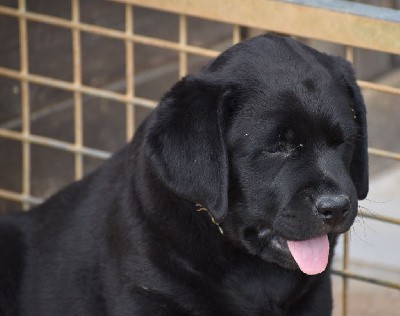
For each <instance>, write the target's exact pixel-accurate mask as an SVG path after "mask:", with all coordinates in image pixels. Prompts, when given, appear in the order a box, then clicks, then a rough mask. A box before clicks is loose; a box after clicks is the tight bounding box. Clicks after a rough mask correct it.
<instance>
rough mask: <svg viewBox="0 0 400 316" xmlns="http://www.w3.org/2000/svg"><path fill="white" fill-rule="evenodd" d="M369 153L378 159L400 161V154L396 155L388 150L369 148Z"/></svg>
mask: <svg viewBox="0 0 400 316" xmlns="http://www.w3.org/2000/svg"><path fill="white" fill-rule="evenodd" d="M368 153H369V154H371V155H373V156H377V157H383V158H389V159H394V160H400V154H399V153H395V152H392V151H388V150H383V149H377V148H371V147H370V148H368Z"/></svg>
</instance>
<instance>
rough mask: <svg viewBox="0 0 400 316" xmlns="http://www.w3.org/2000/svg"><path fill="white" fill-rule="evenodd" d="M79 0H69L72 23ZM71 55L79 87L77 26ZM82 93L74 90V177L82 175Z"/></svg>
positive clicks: (75, 23)
mask: <svg viewBox="0 0 400 316" xmlns="http://www.w3.org/2000/svg"><path fill="white" fill-rule="evenodd" d="M79 6H80V4H79V0H72V1H71V10H72V12H71V17H72V23H73V24H74V25H78V24H79V20H80V12H79ZM71 31H72V57H73V77H74V78H73V80H74V81H73V83H74V86H76V87H80V86H81V84H82V70H81V62H82V61H81V59H82V58H81V34H80V31H79V30H78V29H77V28H72V30H71ZM82 115H83V114H82V94H81V92H79V91H78V90H75V91H74V141H75V147H76V148H77V151H76V152H75V179H80V178H82V175H83V156H82V154H81V153H80V152H79V150H80V149H81V148H82V147H83V117H82Z"/></svg>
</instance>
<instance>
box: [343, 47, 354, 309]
mask: <svg viewBox="0 0 400 316" xmlns="http://www.w3.org/2000/svg"><path fill="white" fill-rule="evenodd" d="M346 59H347V60H348V61H350V62H351V63H352V62H353V61H354V50H353V48H352V47H350V46H346ZM349 235H350V232H346V233H345V234H344V235H343V261H342V269H343V271H347V269H348V266H349V239H350V238H349ZM348 288H349V281H348V278H347V276H345V275H343V276H342V315H343V316H347V314H348V313H347V311H348V295H349V291H348Z"/></svg>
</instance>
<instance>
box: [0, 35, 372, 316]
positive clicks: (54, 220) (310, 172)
mask: <svg viewBox="0 0 400 316" xmlns="http://www.w3.org/2000/svg"><path fill="white" fill-rule="evenodd" d="M365 112H366V111H365V106H364V103H363V98H362V95H361V93H360V90H359V88H358V87H357V84H356V82H355V78H354V74H353V71H352V68H351V66H350V64H349V63H348V62H346V61H345V60H343V59H342V58H339V57H332V56H328V55H326V54H323V53H320V52H317V51H316V50H314V49H312V48H309V47H307V46H305V45H302V44H300V43H298V42H296V41H295V40H293V39H290V38H284V37H279V36H275V35H265V36H259V37H256V38H253V39H250V40H246V41H244V42H242V43H239V44H237V45H235V46H233V47H232V48H230V49H228V50H227V51H225V52H224V53H222V54H221V55H220V56H219V57H218V58H216V59H215V60H213V61H212V62H211V63H209V64H208V65H207V66H205V67H204V68H203V69H202V70H201V71H200V72H199V73H197V74H194V75H189V76H186V77H185V78H183V79H182V80H181V81H179V82H178V83H176V84H175V85H174V86H173V87H172V89H171V90H170V91H169V92H168V93H166V95H165V96H164V97H163V99H162V100H161V102H160V104H159V106H158V107H157V108H156V109H155V110H154V111H153V112H152V113H151V114H150V116H149V117H148V118H147V119H146V120H145V122H144V123H143V124H142V125H141V126H140V127H139V129H138V131H137V133H136V136H135V137H134V138H133V140H132V141H131V142H130V143H129V144H128V145H127V146H125V147H124V148H122V149H121V150H120V151H119V152H117V153H116V154H115V155H114V156H113V157H112V158H111V159H109V160H108V161H107V162H106V163H105V164H104V165H103V166H102V167H101V168H99V169H98V170H96V171H95V172H93V173H91V174H89V175H88V176H86V177H85V178H84V179H83V180H81V181H79V182H76V183H73V184H71V185H69V186H68V187H66V188H65V189H63V190H62V191H60V192H58V193H57V194H55V195H54V196H53V197H51V198H50V199H48V200H47V201H46V202H45V203H43V204H42V205H39V206H38V207H35V208H34V209H32V210H31V211H30V212H29V213H27V214H22V215H17V216H5V217H3V218H2V220H1V224H0V287H1V288H0V310H1V312H2V315H35V316H37V315H52V316H53V315H96V316H98V315H119V316H122V315H146V316H153V315H222V316H224V315H246V316H247V315H307V316H312V315H318V316H324V315H330V314H331V310H332V298H331V284H330V262H331V260H332V255H333V248H334V246H335V243H336V239H337V237H338V235H339V234H341V233H343V232H345V231H347V230H348V229H349V228H350V226H351V225H352V223H353V221H354V219H355V216H356V214H357V203H358V201H357V200H358V199H363V198H365V197H366V195H367V192H368V166H367V165H368V161H367V159H368V158H367V131H366V113H365Z"/></svg>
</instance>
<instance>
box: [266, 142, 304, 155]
mask: <svg viewBox="0 0 400 316" xmlns="http://www.w3.org/2000/svg"><path fill="white" fill-rule="evenodd" d="M301 147H303V144H299V145H294V144H292V143H290V142H283V141H280V142H278V143H277V144H276V145H275V146H272V147H270V148H267V149H265V150H264V151H263V153H264V154H284V155H285V156H290V155H292V154H293V153H295V152H296V151H297V150H298V149H299V148H301Z"/></svg>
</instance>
